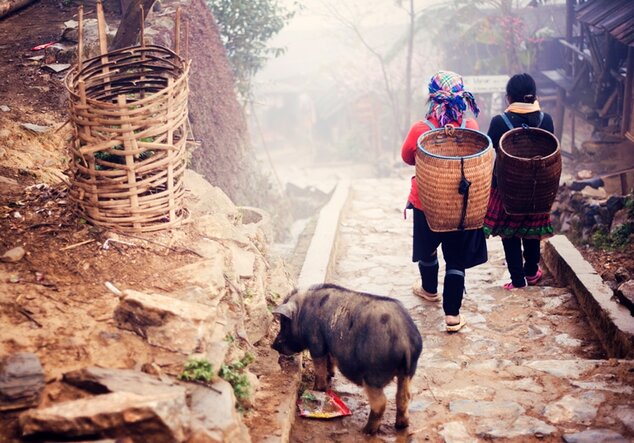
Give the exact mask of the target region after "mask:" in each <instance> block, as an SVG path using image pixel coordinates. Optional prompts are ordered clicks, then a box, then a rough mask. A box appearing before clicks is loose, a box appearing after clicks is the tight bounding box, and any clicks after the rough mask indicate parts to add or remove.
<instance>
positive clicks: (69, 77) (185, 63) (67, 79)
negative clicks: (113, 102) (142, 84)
mask: <svg viewBox="0 0 634 443" xmlns="http://www.w3.org/2000/svg"><path fill="white" fill-rule="evenodd" d="M145 50H159V51H163V52H165V53H167V54H169V55H171V56H174V57H176V58H177V59H178V60H179V61H180V62H181V64H182V69H183V72H182V73H181V75H180V76H179V77H178V78H177V79H176V81H175V82H174V85H175V87H176V85H177V84H179V83H181V82H182V81H183V78H187V77H188V76H189V70H190V67H191V61H189V60H185V59H184V58H183V57H181V56H180V55H178V54H177V53H175V52H174V51H172V50H171V49H170V48H166V47H165V46H161V45H145V46H141V45H135V46H128V47H125V48H119V49H115V50H113V51H109V52H107V53H106V54H104V55H97V56H95V57H91V58H88V59H86V60H84V65H85V66H84V68H83V69H85V68H86V66H87V64H88V62H91V61H93V60H96V59H101V58H102V57H104V56H105V57H108V56H111V55H113V54H119V53H123V52H130V53H134V52H137V51H139V52H143V51H145ZM77 67H78V65H77V64H75V65H74V66H73V67H72V68H71V70H70V71H69V72H68V73H67V74H66V75H65V76H64V80H63V83H64V87H65V88H66V91H67V92H68V93H69V94H70V95H71V96H73V97H75V98H79V94H77V93H76V92H75V88H74V86H75V80H76V78H77V77H78V76H80V75H81V71H78V70H77ZM83 69H82V71H83ZM160 93H161V91H157V92H154V93H152V94H149V95H147V96H146V97H145V99H150V98H152V97H153V96H155V95H157V94H160ZM86 101H87V102H91V101H92V102H93V104H107V105H109V103H107V102H104V101H102V100H96V99H93V98H90V97H86ZM134 103H135V102H134V101H131V102H129V104H134Z"/></svg>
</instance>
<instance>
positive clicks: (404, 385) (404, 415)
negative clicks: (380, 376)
mask: <svg viewBox="0 0 634 443" xmlns="http://www.w3.org/2000/svg"><path fill="white" fill-rule="evenodd" d="M410 380H411V379H410V378H409V377H408V376H406V375H399V376H398V377H397V388H396V424H395V426H396V428H397V429H403V428H406V427H408V426H409V401H410V399H411V397H412V396H411V394H410V392H409V382H410Z"/></svg>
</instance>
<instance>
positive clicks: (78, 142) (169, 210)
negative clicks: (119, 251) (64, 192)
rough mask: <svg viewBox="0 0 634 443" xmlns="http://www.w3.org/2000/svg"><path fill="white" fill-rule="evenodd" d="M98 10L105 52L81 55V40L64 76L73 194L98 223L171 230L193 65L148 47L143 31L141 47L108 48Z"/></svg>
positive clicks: (179, 197) (179, 198) (179, 194)
mask: <svg viewBox="0 0 634 443" xmlns="http://www.w3.org/2000/svg"><path fill="white" fill-rule="evenodd" d="M97 12H98V21H99V31H100V46H101V55H100V56H97V57H94V58H90V59H88V60H82V59H81V45H80V49H79V50H80V57H79V62H78V65H77V66H75V67H74V69H73V70H72V71H71V72H70V73H69V74H68V75H67V76H66V79H65V84H66V88H67V89H68V93H69V96H70V114H71V122H72V123H73V125H74V140H73V143H72V146H71V154H72V172H73V175H72V179H71V191H70V196H71V198H72V199H73V200H74V201H75V202H76V203H77V206H78V208H79V211H80V213H81V215H82V216H83V217H85V218H86V219H87V220H88V221H89V222H91V223H93V224H97V225H102V226H107V227H109V228H111V229H115V230H120V231H128V232H150V231H157V230H161V229H166V228H169V227H172V226H174V225H175V224H177V223H179V222H180V221H181V217H182V214H183V207H182V206H183V204H182V202H183V194H184V188H183V176H184V171H185V166H186V149H185V145H186V141H187V124H188V121H187V117H188V111H187V98H188V94H189V89H188V83H187V80H188V73H189V63H188V62H185V61H184V60H183V59H182V58H181V57H180V56H179V55H177V54H176V53H175V52H173V51H171V50H170V49H167V48H164V47H161V46H151V45H147V46H146V45H144V44H143V36H142V37H141V42H142V44H141V45H140V46H135V47H130V48H124V49H120V50H116V51H112V52H107V51H106V43H105V31H103V29H104V28H105V21H104V20H103V9H102V8H101V3H97ZM80 17H82V10H81V9H80ZM80 22H81V20H80ZM80 42H81V24H80Z"/></svg>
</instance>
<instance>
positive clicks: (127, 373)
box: [62, 367, 185, 395]
mask: <svg viewBox="0 0 634 443" xmlns="http://www.w3.org/2000/svg"><path fill="white" fill-rule="evenodd" d="M62 380H63V381H64V382H66V383H68V384H71V385H73V386H77V387H78V388H81V389H85V390H87V391H90V392H92V393H93V394H105V393H109V392H131V393H133V394H139V395H144V394H146V393H148V392H151V393H153V394H156V393H162V392H171V391H175V392H177V393H178V392H181V393H183V394H184V393H185V389H184V388H183V387H181V386H178V385H176V384H175V383H172V382H170V381H169V379H166V380H167V382H165V381H162V380H160V379H159V378H157V377H153V376H151V375H148V374H145V373H143V372H139V371H135V370H133V369H112V368H98V367H90V368H83V369H78V370H76V371H71V372H67V373H65V374H64V376H63V378H62Z"/></svg>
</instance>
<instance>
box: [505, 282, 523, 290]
mask: <svg viewBox="0 0 634 443" xmlns="http://www.w3.org/2000/svg"><path fill="white" fill-rule="evenodd" d="M502 287H503V288H504V289H506V290H507V291H511V290H513V289H522V288H525V287H526V285H524V286H515V285H514V284H513V282H512V281H510V282H508V283H504V285H503V286H502Z"/></svg>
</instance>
